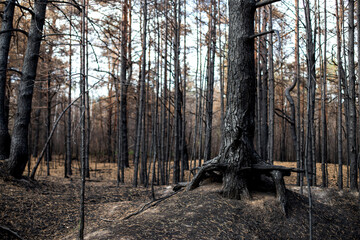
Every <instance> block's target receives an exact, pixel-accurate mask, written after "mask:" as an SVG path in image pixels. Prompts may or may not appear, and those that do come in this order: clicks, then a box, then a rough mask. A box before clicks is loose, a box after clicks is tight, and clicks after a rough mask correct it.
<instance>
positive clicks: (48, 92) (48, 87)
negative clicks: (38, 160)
mask: <svg viewBox="0 0 360 240" xmlns="http://www.w3.org/2000/svg"><path fill="white" fill-rule="evenodd" d="M49 55H50V56H51V54H50V53H49ZM50 74H51V73H50V69H48V76H47V90H46V100H47V108H46V110H47V115H46V138H45V139H48V138H49V136H50V130H51V121H50V118H51V96H50V94H51V91H50V90H51V76H50ZM51 155H52V153H51V142H50V144H49V145H48V146H47V147H46V155H45V159H46V175H47V176H50V161H51Z"/></svg>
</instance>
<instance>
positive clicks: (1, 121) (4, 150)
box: [0, 0, 15, 159]
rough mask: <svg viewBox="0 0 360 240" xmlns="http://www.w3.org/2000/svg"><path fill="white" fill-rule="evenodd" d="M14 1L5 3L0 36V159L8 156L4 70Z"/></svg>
mask: <svg viewBox="0 0 360 240" xmlns="http://www.w3.org/2000/svg"><path fill="white" fill-rule="evenodd" d="M14 9H15V0H9V1H7V4H6V6H5V10H4V14H3V19H2V24H1V32H2V34H0V46H1V49H0V159H7V158H8V157H9V154H10V143H11V139H10V134H9V129H8V121H7V118H6V109H5V95H6V70H7V62H8V56H9V51H10V41H11V30H12V29H13V18H14Z"/></svg>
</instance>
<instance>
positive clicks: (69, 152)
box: [65, 8, 72, 177]
mask: <svg viewBox="0 0 360 240" xmlns="http://www.w3.org/2000/svg"><path fill="white" fill-rule="evenodd" d="M70 13H72V8H71V11H70ZM71 22H72V17H71V16H70V26H69V28H70V44H69V93H68V103H69V104H70V103H71V88H72V41H71V38H72V27H71V25H72V24H71ZM71 129H72V126H71V107H70V108H69V111H68V115H67V135H66V136H67V138H66V139H67V140H66V159H67V164H66V170H65V177H66V176H71V175H72V169H71V162H72V148H71Z"/></svg>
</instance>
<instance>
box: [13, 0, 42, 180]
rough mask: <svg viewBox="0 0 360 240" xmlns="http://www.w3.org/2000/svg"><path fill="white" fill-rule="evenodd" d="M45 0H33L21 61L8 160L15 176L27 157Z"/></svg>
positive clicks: (22, 167) (20, 173)
mask: <svg viewBox="0 0 360 240" xmlns="http://www.w3.org/2000/svg"><path fill="white" fill-rule="evenodd" d="M47 3H48V1H47V0H37V1H35V4H34V15H33V16H32V19H31V25H30V31H29V38H28V42H27V47H26V52H25V58H24V63H23V69H22V76H21V80H20V86H19V94H18V103H17V111H16V116H15V124H14V130H13V135H12V139H11V149H10V158H9V161H8V163H7V168H8V172H9V173H10V175H12V176H14V177H16V178H20V177H21V176H22V173H23V172H24V169H25V166H26V163H27V161H28V128H29V123H30V114H31V104H32V96H33V90H34V82H35V78H36V69H37V64H38V59H39V52H40V44H41V39H42V31H43V26H44V22H45V13H46V6H47Z"/></svg>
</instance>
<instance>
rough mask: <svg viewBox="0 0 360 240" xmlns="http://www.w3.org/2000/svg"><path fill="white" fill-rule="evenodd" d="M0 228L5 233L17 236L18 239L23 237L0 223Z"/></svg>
mask: <svg viewBox="0 0 360 240" xmlns="http://www.w3.org/2000/svg"><path fill="white" fill-rule="evenodd" d="M0 228H1V229H2V230H4V231H6V232H7V233H9V234H11V235H12V236H14V237H17V238H18V239H21V240H22V239H23V238H22V237H20V235H19V234H17V233H16V232H14V231H13V230H11V229H10V228H7V227H4V226H1V225H0Z"/></svg>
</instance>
